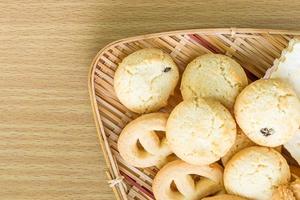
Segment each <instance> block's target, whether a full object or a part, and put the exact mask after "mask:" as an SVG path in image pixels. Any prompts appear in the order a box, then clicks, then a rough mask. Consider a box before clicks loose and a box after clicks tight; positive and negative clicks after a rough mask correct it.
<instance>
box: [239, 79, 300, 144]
mask: <svg viewBox="0 0 300 200" xmlns="http://www.w3.org/2000/svg"><path fill="white" fill-rule="evenodd" d="M234 113H235V117H236V120H237V123H238V124H239V126H240V128H241V129H242V130H243V132H244V133H245V134H246V135H247V136H248V137H249V138H250V139H251V140H252V141H254V142H255V143H257V144H259V145H262V146H269V147H275V146H279V145H282V144H284V143H286V142H287V141H288V140H289V139H290V138H292V137H293V135H294V134H296V132H297V130H298V128H299V126H300V101H299V99H298V98H297V95H296V93H295V92H294V91H293V89H292V88H291V87H290V86H289V85H288V84H286V83H284V82H282V81H281V80H279V79H268V80H264V79H260V80H258V81H255V82H253V83H251V84H250V85H248V86H247V87H246V88H245V89H244V90H243V91H242V92H241V93H240V94H239V96H238V97H237V99H236V103H235V106H234Z"/></svg>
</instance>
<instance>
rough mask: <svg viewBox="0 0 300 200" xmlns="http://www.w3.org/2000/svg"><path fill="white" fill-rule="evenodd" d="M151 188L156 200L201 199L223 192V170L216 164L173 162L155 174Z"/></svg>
mask: <svg viewBox="0 0 300 200" xmlns="http://www.w3.org/2000/svg"><path fill="white" fill-rule="evenodd" d="M195 177H196V178H195ZM199 177H200V178H199ZM152 187H153V193H154V196H155V198H156V199H157V200H174V199H176V200H183V199H185V200H186V199H188V200H194V199H202V198H204V197H206V196H210V195H213V194H216V193H218V192H220V191H222V190H223V169H222V167H221V166H220V165H218V164H217V163H214V164H210V165H191V164H188V163H186V162H184V161H181V160H175V161H173V162H170V163H168V164H166V165H165V166H164V167H163V168H162V169H161V170H160V171H159V172H158V173H157V175H156V176H155V178H154V181H153V184H152Z"/></svg>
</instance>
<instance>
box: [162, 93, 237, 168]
mask: <svg viewBox="0 0 300 200" xmlns="http://www.w3.org/2000/svg"><path fill="white" fill-rule="evenodd" d="M166 130H167V140H168V143H169V146H170V148H171V149H172V151H173V152H174V153H175V154H176V155H177V156H178V157H179V158H180V159H182V160H184V161H185V162H188V163H191V164H195V165H202V164H210V163H213V162H215V161H217V160H219V159H220V158H221V157H222V156H224V155H225V154H226V153H227V151H228V150H229V149H230V147H231V146H232V145H233V144H234V141H235V137H236V124H235V121H234V119H233V117H232V116H231V114H230V112H229V111H228V110H227V109H226V108H225V107H224V106H223V105H222V104H221V103H219V102H218V101H215V100H213V99H202V98H197V99H190V100H186V101H183V102H181V103H180V104H178V105H177V106H176V107H175V108H174V110H173V111H172V112H171V114H170V116H169V119H168V121H167V128H166Z"/></svg>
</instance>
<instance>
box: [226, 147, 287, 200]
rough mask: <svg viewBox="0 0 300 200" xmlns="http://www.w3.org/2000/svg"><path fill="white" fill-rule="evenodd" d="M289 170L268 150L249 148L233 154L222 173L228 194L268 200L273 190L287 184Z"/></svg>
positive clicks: (274, 152) (278, 154)
mask: <svg viewBox="0 0 300 200" xmlns="http://www.w3.org/2000/svg"><path fill="white" fill-rule="evenodd" d="M290 177H291V174H290V169H289V166H288V164H287V162H286V160H285V159H284V157H283V156H282V155H281V154H280V153H278V152H277V151H275V150H274V149H271V148H267V147H258V146H254V147H248V148H246V149H243V150H241V151H240V152H238V153H237V154H235V155H234V156H233V157H232V158H231V159H230V160H229V162H228V163H227V165H226V166H225V170H224V184H225V188H226V190H227V192H228V193H230V194H236V195H239V196H243V197H246V198H250V199H259V200H269V199H271V197H272V194H273V192H274V190H275V189H276V188H277V187H278V186H279V185H282V184H286V183H288V182H289V180H290Z"/></svg>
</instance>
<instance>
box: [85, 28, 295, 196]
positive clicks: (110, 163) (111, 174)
mask: <svg viewBox="0 0 300 200" xmlns="http://www.w3.org/2000/svg"><path fill="white" fill-rule="evenodd" d="M195 33H197V34H230V35H232V36H233V35H235V34H247V33H252V34H254V33H257V34H259V33H265V34H290V35H294V36H295V35H300V31H296V30H284V29H282V30H281V29H258V28H233V27H232V28H205V29H183V30H175V31H165V32H158V33H150V34H145V35H138V36H133V37H126V38H123V39H119V40H116V41H113V42H110V43H108V44H107V45H105V46H104V47H103V48H101V49H100V50H99V51H98V53H97V54H96V56H95V57H94V58H93V61H92V63H91V65H90V69H89V72H88V91H89V96H90V103H91V107H92V112H93V118H94V122H95V126H96V130H97V134H98V140H99V143H100V146H101V149H102V153H103V156H104V158H105V162H106V167H107V168H108V172H107V173H106V174H107V176H108V179H110V180H111V179H114V178H117V177H118V172H117V171H116V169H117V168H116V166H115V165H116V163H115V160H114V159H113V157H112V153H111V150H110V148H109V145H108V142H107V138H106V135H105V132H104V129H103V123H102V120H101V116H100V113H99V112H97V110H98V109H99V106H98V104H97V100H96V93H95V82H94V80H95V79H94V74H95V69H96V66H97V63H98V61H99V59H100V55H101V54H102V53H103V52H105V51H106V50H107V49H108V48H110V47H112V46H114V45H117V44H119V43H123V42H132V41H137V40H141V39H150V38H154V37H159V36H163V35H172V34H195ZM117 188H118V189H119V191H118V190H117ZM112 190H113V192H114V193H115V197H116V198H117V199H120V200H121V199H123V198H125V199H127V197H126V196H125V197H124V196H123V195H121V194H120V191H121V193H123V194H124V192H125V188H124V187H123V185H122V184H117V185H115V186H114V187H112ZM122 191H123V192H122ZM125 194H126V193H125Z"/></svg>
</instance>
